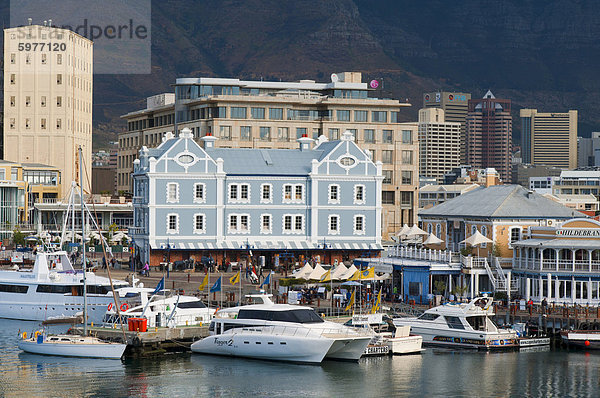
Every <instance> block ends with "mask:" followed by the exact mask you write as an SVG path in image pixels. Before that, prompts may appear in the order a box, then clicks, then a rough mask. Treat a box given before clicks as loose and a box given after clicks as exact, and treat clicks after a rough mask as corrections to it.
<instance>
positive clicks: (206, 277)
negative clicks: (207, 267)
mask: <svg viewBox="0 0 600 398" xmlns="http://www.w3.org/2000/svg"><path fill="white" fill-rule="evenodd" d="M206 285H208V274H206V275H204V280H202V283H201V284H200V286H198V290H204V288H205V287H206Z"/></svg>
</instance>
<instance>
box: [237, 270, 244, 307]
mask: <svg viewBox="0 0 600 398" xmlns="http://www.w3.org/2000/svg"><path fill="white" fill-rule="evenodd" d="M238 280H239V282H240V297H239V298H238V305H242V283H243V282H242V266H241V265H240V269H239V271H238Z"/></svg>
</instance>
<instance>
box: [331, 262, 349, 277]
mask: <svg viewBox="0 0 600 398" xmlns="http://www.w3.org/2000/svg"><path fill="white" fill-rule="evenodd" d="M346 273H348V268H346V266H345V265H344V264H343V263H340V264H339V265H338V266H337V267H335V269H334V270H333V273H332V274H331V279H333V280H335V281H339V280H341V279H344V275H346Z"/></svg>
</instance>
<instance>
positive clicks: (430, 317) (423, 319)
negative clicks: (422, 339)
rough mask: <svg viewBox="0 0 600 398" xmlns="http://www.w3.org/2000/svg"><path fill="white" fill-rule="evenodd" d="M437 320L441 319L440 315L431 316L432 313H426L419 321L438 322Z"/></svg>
mask: <svg viewBox="0 0 600 398" xmlns="http://www.w3.org/2000/svg"><path fill="white" fill-rule="evenodd" d="M437 318H439V315H438V314H431V313H427V312H426V313H424V314H423V315H421V316H420V317H419V318H418V319H420V320H422V321H433V320H436V319H437Z"/></svg>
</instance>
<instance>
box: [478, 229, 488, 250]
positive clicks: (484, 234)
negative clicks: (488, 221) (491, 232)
mask: <svg viewBox="0 0 600 398" xmlns="http://www.w3.org/2000/svg"><path fill="white" fill-rule="evenodd" d="M480 229H481V234H482V235H483V236H485V237H486V238H487V232H488V231H487V226H486V225H482V226H481V227H480ZM486 247H487V243H482V244H481V248H482V249H485V248H486Z"/></svg>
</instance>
